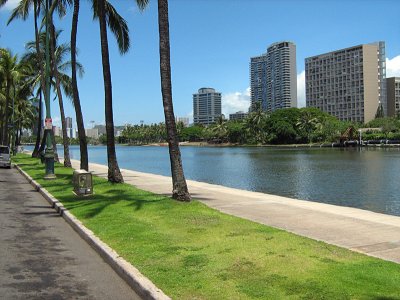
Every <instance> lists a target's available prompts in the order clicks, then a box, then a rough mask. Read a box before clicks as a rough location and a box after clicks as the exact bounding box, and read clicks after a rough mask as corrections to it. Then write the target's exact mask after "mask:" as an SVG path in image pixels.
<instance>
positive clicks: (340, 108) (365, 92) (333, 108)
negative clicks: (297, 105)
mask: <svg viewBox="0 0 400 300" xmlns="http://www.w3.org/2000/svg"><path fill="white" fill-rule="evenodd" d="M305 69H306V70H305V72H306V74H305V77H306V105H307V107H317V108H319V109H321V110H322V111H324V112H327V113H329V114H331V115H333V116H335V117H337V118H338V119H340V120H345V121H355V122H363V123H366V122H368V121H370V120H372V119H374V117H375V114H376V111H377V109H378V106H379V103H382V106H383V109H384V112H385V115H387V102H386V66H385V43H384V42H376V43H372V44H363V45H358V46H354V47H350V48H346V49H342V50H337V51H334V52H329V53H325V54H321V55H317V56H313V57H308V58H306V59H305Z"/></svg>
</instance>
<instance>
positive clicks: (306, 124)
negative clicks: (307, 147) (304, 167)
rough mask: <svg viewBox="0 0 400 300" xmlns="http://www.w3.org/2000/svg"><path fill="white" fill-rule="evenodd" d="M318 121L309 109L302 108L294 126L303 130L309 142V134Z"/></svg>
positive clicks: (317, 124)
mask: <svg viewBox="0 0 400 300" xmlns="http://www.w3.org/2000/svg"><path fill="white" fill-rule="evenodd" d="M319 124H320V122H319V120H318V118H317V117H315V116H314V115H313V114H312V113H311V112H310V111H308V110H303V111H302V112H301V115H300V117H299V120H298V121H297V123H296V126H297V127H298V128H299V129H300V130H303V131H304V132H305V133H306V136H307V142H308V143H311V134H312V133H313V131H314V130H315V129H316V128H317V127H318V126H319Z"/></svg>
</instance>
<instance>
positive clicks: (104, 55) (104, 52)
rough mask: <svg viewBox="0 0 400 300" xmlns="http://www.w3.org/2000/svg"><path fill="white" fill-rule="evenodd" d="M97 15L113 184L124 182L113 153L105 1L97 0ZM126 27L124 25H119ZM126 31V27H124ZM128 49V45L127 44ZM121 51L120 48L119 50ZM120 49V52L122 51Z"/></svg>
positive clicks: (109, 169)
mask: <svg viewBox="0 0 400 300" xmlns="http://www.w3.org/2000/svg"><path fill="white" fill-rule="evenodd" d="M97 13H98V19H99V25H100V40H101V59H102V65H103V80H104V98H105V118H106V135H107V161H108V181H110V182H114V183H120V182H124V179H123V177H122V174H121V171H120V169H119V166H118V162H117V155H116V152H115V138H114V119H113V107H112V85H111V71H110V60H109V53H108V40H107V27H106V14H105V1H104V0H97ZM121 25H126V24H121ZM126 30H127V27H126ZM128 47H129V44H128ZM120 50H121V48H120ZM124 50H125V49H122V50H121V51H124ZM125 51H126V50H125Z"/></svg>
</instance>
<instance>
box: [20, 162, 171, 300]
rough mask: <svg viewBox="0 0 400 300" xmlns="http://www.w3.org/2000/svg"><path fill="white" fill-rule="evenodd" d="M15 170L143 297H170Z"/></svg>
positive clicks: (24, 173)
mask: <svg viewBox="0 0 400 300" xmlns="http://www.w3.org/2000/svg"><path fill="white" fill-rule="evenodd" d="M15 167H16V168H17V170H18V171H19V172H20V173H21V174H22V175H23V176H24V177H25V178H26V179H27V180H28V182H29V183H30V184H31V185H32V186H33V187H34V188H35V189H36V190H37V191H38V192H39V193H40V194H42V195H43V197H44V198H45V199H46V200H47V201H48V202H49V203H50V205H51V206H52V207H53V208H54V209H55V210H56V211H57V213H59V214H60V216H62V217H63V218H64V220H65V221H66V222H67V223H68V224H69V225H70V226H71V227H72V228H73V229H74V230H75V231H76V232H77V233H78V234H79V235H80V236H81V237H82V238H83V239H84V240H85V241H86V242H87V243H88V244H89V245H90V246H91V247H92V248H93V249H94V250H95V251H96V252H97V253H98V254H99V255H100V256H101V257H102V258H103V259H104V261H105V262H106V263H108V264H109V265H110V266H111V267H112V268H113V269H114V271H115V272H116V273H117V274H118V275H119V276H120V277H121V278H122V279H123V280H125V281H126V283H127V284H128V285H129V286H130V287H131V288H132V289H133V290H134V291H135V292H136V293H137V294H138V295H139V296H140V297H142V298H143V299H146V300H147V299H149V300H152V299H154V300H167V299H171V298H170V297H168V296H167V295H165V294H164V292H163V291H162V290H161V289H159V288H157V287H156V286H155V284H154V283H153V282H151V281H150V280H149V279H148V278H147V277H146V276H144V275H143V274H142V273H140V272H139V270H138V269H136V268H135V267H134V266H132V265H131V264H130V263H129V262H127V261H126V260H125V259H123V258H122V257H121V256H119V255H118V253H117V252H116V251H115V250H113V249H112V248H111V247H109V246H108V245H107V244H105V243H104V242H102V241H101V240H100V239H99V238H98V237H97V236H96V235H95V234H94V233H93V232H92V231H91V230H89V229H88V228H86V227H85V226H84V225H83V224H82V223H81V221H79V220H78V219H77V218H76V217H75V216H73V215H72V214H71V213H70V212H69V211H68V210H67V209H66V208H65V207H64V206H63V205H62V203H61V202H60V201H58V200H57V199H56V198H54V197H53V196H52V195H51V194H50V193H49V192H48V191H47V190H46V189H45V188H43V187H42V186H41V185H40V184H39V183H37V182H36V181H35V180H33V178H32V177H30V176H29V175H28V174H27V173H26V172H25V171H24V170H22V169H21V168H20V167H19V166H18V165H15Z"/></svg>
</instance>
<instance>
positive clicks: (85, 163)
mask: <svg viewBox="0 0 400 300" xmlns="http://www.w3.org/2000/svg"><path fill="white" fill-rule="evenodd" d="M73 1H74V11H73V14H72V28H71V71H72V99H73V102H74V107H75V116H76V126H77V127H78V137H79V149H80V154H81V165H80V167H81V169H84V170H87V171H89V159H88V150H87V141H86V134H85V125H84V123H83V114H82V108H81V102H80V99H79V91H78V82H77V78H76V73H77V67H76V66H77V63H76V36H77V33H78V19H79V4H80V3H79V0H73Z"/></svg>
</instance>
